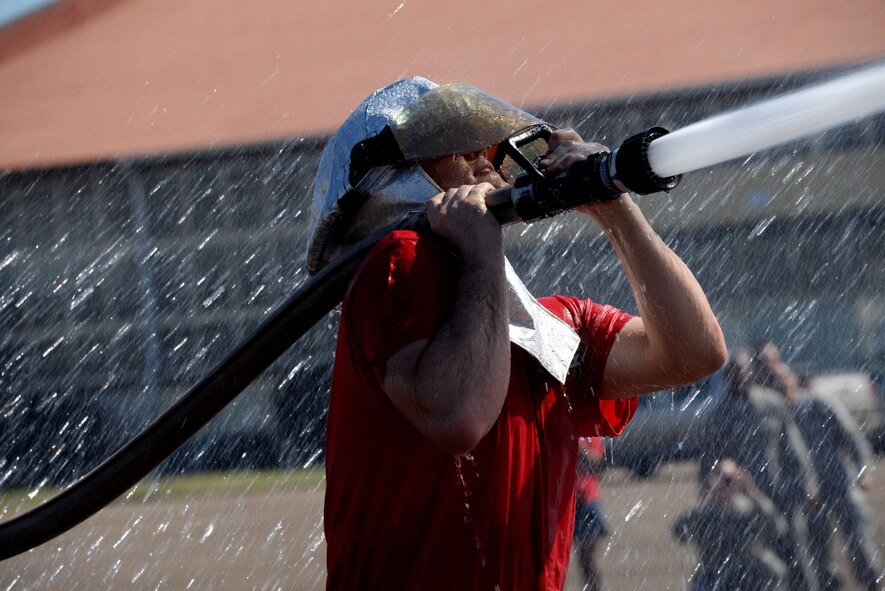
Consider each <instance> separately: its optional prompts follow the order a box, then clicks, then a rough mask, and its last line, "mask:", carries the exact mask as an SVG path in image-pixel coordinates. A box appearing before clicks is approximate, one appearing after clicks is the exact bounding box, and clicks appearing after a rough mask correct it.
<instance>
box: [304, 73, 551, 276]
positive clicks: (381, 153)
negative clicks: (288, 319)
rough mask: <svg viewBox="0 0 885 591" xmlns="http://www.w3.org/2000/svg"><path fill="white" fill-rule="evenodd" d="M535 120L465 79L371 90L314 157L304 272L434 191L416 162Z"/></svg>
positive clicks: (486, 142)
mask: <svg viewBox="0 0 885 591" xmlns="http://www.w3.org/2000/svg"><path fill="white" fill-rule="evenodd" d="M542 123H543V121H541V120H540V119H538V118H537V117H534V116H532V115H530V114H528V113H526V112H524V111H522V110H520V109H517V108H516V107H514V106H512V105H509V104H507V103H505V102H503V101H501V100H498V99H496V98H494V97H492V96H490V95H488V94H486V93H484V92H482V91H481V90H478V89H477V88H474V87H472V86H470V85H467V84H447V85H443V86H439V85H437V84H435V83H433V82H431V81H430V80H427V79H425V78H421V77H417V76H416V77H414V78H409V79H407V80H400V81H398V82H395V83H393V84H391V85H389V86H386V87H384V88H382V89H380V90H377V91H375V92H374V93H373V94H372V95H371V96H370V97H369V98H367V99H366V100H365V101H363V103H362V104H361V105H360V106H359V107H357V108H356V110H354V112H353V113H351V115H350V116H349V117H348V118H347V120H346V121H345V122H344V124H343V125H342V126H341V127H340V128H339V129H338V131H337V132H335V134H334V135H333V136H332V138H331V139H330V140H329V143H328V144H327V145H326V148H325V150H324V151H323V155H322V158H321V159H320V164H319V168H318V169H317V175H316V182H315V184H314V195H313V204H312V207H311V226H310V227H311V230H310V234H309V235H308V239H307V243H308V253H307V270H308V272H310V273H316V272H317V271H319V270H320V269H322V268H323V267H324V266H325V265H326V264H328V263H329V262H330V261H331V260H332V259H334V258H335V257H336V256H338V255H339V254H340V253H341V251H342V250H344V249H346V248H347V247H348V246H351V245H353V244H355V243H356V242H359V241H360V240H362V239H363V238H365V237H366V236H368V235H369V234H371V233H372V232H375V231H377V230H379V229H381V228H383V227H384V226H386V225H389V224H391V223H393V222H394V221H396V220H397V219H398V218H400V217H401V216H403V215H404V214H406V213H408V212H409V211H414V210H416V209H420V208H421V207H423V205H424V202H426V201H427V200H428V199H430V198H431V197H433V196H434V195H436V194H437V193H439V192H440V191H441V189H440V187H439V186H438V185H437V184H436V183H435V182H434V181H433V180H432V179H431V178H430V177H429V176H428V175H427V173H425V172H424V169H423V168H421V166H420V165H419V164H418V163H417V161H419V160H423V159H427V158H435V157H438V156H444V155H448V154H465V153H468V152H475V151H478V150H483V149H486V148H489V147H491V146H496V145H497V144H499V143H501V142H502V141H504V140H506V139H507V138H508V137H510V136H511V135H513V134H514V133H517V132H519V131H522V130H524V129H526V128H528V127H532V126H534V125H539V124H542Z"/></svg>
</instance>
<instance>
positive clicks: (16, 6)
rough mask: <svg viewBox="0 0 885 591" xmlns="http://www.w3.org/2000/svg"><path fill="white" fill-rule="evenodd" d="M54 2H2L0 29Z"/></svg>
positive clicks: (15, 0)
mask: <svg viewBox="0 0 885 591" xmlns="http://www.w3.org/2000/svg"><path fill="white" fill-rule="evenodd" d="M54 2H56V0H2V1H0V27H3V26H5V25H8V24H9V23H11V22H13V21H16V20H18V19H20V18H22V17H23V16H27V15H28V14H29V13H31V12H33V11H35V10H39V9H40V8H43V7H44V6H48V5H50V4H53V3H54Z"/></svg>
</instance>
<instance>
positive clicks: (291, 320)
mask: <svg viewBox="0 0 885 591" xmlns="http://www.w3.org/2000/svg"><path fill="white" fill-rule="evenodd" d="M424 224H426V218H425V217H424V214H423V212H421V213H413V214H409V215H407V216H405V217H403V218H402V219H400V220H399V221H398V222H396V223H394V224H392V225H391V226H388V227H387V228H385V229H383V230H381V231H379V232H377V233H376V234H373V235H372V236H370V237H368V238H366V239H365V240H363V241H361V242H359V243H358V244H356V245H355V246H353V247H352V248H350V249H349V250H348V251H347V252H346V253H344V254H343V255H341V256H339V257H338V258H336V259H335V261H333V262H332V263H330V264H329V265H328V266H326V267H325V268H324V269H323V270H322V271H320V272H319V273H317V274H316V275H315V276H314V277H312V278H311V279H310V280H309V281H308V282H307V283H306V284H305V285H303V286H302V287H301V288H299V289H298V290H297V291H296V292H295V293H294V294H293V295H292V296H291V297H290V298H289V299H288V300H287V301H286V302H285V303H284V304H283V305H282V306H281V307H280V308H278V309H277V310H276V311H275V312H274V313H273V314H272V315H271V316H270V317H268V318H267V319H266V320H265V321H264V322H263V323H262V325H261V326H260V327H259V328H258V330H256V331H255V333H254V334H253V335H252V336H251V337H249V338H248V339H246V341H245V342H243V343H242V344H241V345H240V346H239V347H237V348H236V349H235V350H234V351H233V352H232V353H231V354H230V355H228V356H227V358H225V359H224V360H223V361H222V362H221V363H219V364H218V365H217V366H216V367H215V369H214V370H212V372H211V373H209V375H207V376H206V377H205V378H204V379H203V380H201V381H200V382H199V383H198V384H197V385H195V386H194V387H193V388H191V389H190V390H189V391H188V392H187V393H186V394H185V395H184V396H182V397H181V399H180V400H179V401H178V402H176V403H175V404H174V405H172V407H170V408H169V410H167V411H166V412H164V413H163V414H162V415H160V416H159V417H158V418H157V419H156V420H155V421H154V422H153V423H151V424H150V425H149V426H148V427H146V428H145V430H144V431H142V432H141V433H140V434H138V435H137V436H136V437H135V438H134V439H133V440H132V441H130V442H129V443H127V444H126V445H124V446H123V447H122V448H120V450H119V451H117V452H116V453H115V454H114V455H112V456H111V457H109V458H108V459H107V460H105V461H104V462H102V463H101V464H99V465H98V466H97V467H96V468H94V469H93V470H91V471H90V472H89V473H88V474H86V475H85V476H83V477H82V478H80V480H78V481H77V482H75V483H74V484H72V485H71V486H70V487H69V488H66V489H65V490H63V491H62V492H60V493H59V494H58V495H56V496H54V497H52V498H51V499H49V500H48V501H46V502H44V503H42V504H41V505H39V506H37V507H35V508H33V509H31V510H30V511H28V512H26V513H23V514H22V515H19V516H17V517H15V518H13V519H10V520H8V521H5V522H2V523H0V560H5V559H7V558H11V557H13V556H16V555H17V554H21V553H22V552H25V551H27V550H30V549H31V548H34V547H36V546H38V545H40V544H42V543H44V542H47V541H49V540H50V539H52V538H54V537H55V536H57V535H59V534H62V533H64V532H66V531H67V530H69V529H71V528H72V527H74V526H75V525H77V524H78V523H80V522H82V521H84V520H86V519H87V518H88V517H90V516H92V515H94V514H95V513H97V512H98V511H99V510H101V509H102V508H103V507H105V506H106V505H108V504H109V503H110V502H111V501H113V500H114V499H116V498H117V497H119V496H120V495H121V494H123V493H124V492H126V491H127V490H129V489H130V488H131V487H132V486H134V485H135V484H136V483H138V481H139V480H141V479H142V478H144V477H145V476H147V474H148V473H149V472H150V471H151V470H153V469H154V468H156V467H157V466H158V465H160V463H162V462H163V460H165V459H166V458H168V457H169V456H170V455H172V453H173V452H174V451H175V450H176V449H178V448H179V447H181V446H182V445H183V444H184V443H185V442H186V441H187V440H188V439H190V438H191V437H192V436H193V435H195V434H196V433H197V431H199V430H200V429H202V428H203V427H204V426H205V425H206V423H208V422H209V421H210V420H211V419H212V417H214V416H215V415H216V414H218V413H219V412H220V411H221V410H222V409H223V408H224V407H225V406H227V405H228V404H229V403H230V402H231V401H233V399H234V398H236V397H237V395H239V394H240V392H242V391H243V390H244V389H245V388H246V386H248V385H249V384H250V383H252V381H253V380H254V379H255V378H256V377H258V376H259V375H260V374H261V373H262V372H263V371H264V370H265V369H267V367H268V366H270V364H271V363H273V362H274V361H275V360H276V359H277V358H279V357H280V355H282V354H283V353H285V352H286V350H288V349H289V347H291V346H292V345H293V344H294V343H295V342H296V341H297V340H298V339H299V338H301V336H302V335H304V333H306V332H307V331H308V330H309V329H310V328H311V327H312V326H313V325H314V324H316V323H317V322H318V321H319V320H320V319H321V318H322V317H323V316H325V315H326V314H327V313H328V312H329V311H330V310H331V309H332V308H334V307H335V306H336V305H338V304H339V303H340V302H341V300H342V299H343V298H344V293H345V291H346V290H347V286H348V284H349V283H350V279H351V277H353V274H354V272H355V271H356V269H357V267H358V266H359V264H360V262H361V261H362V260H363V257H365V255H366V254H367V253H368V251H369V250H370V249H371V248H372V246H374V245H375V243H376V242H378V240H380V239H381V238H382V237H383V236H384V235H386V234H387V233H389V232H391V231H393V230H403V229H418V228H420V227H421V226H422V225H424Z"/></svg>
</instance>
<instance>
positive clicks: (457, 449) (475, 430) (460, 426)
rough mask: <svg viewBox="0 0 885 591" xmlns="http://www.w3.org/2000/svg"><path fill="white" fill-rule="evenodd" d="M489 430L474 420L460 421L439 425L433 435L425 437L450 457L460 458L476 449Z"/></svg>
mask: <svg viewBox="0 0 885 591" xmlns="http://www.w3.org/2000/svg"><path fill="white" fill-rule="evenodd" d="M490 428H491V427H490V426H488V425H484V424H482V423H480V422H479V421H476V420H471V419H462V420H457V421H452V422H450V423H447V424H445V425H440V426H439V427H438V428H437V429H435V432H434V433H428V434H427V435H428V436H429V437H430V439H431V440H432V441H433V442H434V444H436V446H437V447H439V448H441V449H442V450H444V451H446V452H448V453H450V454H452V455H455V456H460V455H464V454H466V453H468V452H470V451H472V450H473V449H474V448H476V446H477V445H479V442H480V441H481V440H482V438H483V437H485V436H486V434H487V433H488V432H489V430H490Z"/></svg>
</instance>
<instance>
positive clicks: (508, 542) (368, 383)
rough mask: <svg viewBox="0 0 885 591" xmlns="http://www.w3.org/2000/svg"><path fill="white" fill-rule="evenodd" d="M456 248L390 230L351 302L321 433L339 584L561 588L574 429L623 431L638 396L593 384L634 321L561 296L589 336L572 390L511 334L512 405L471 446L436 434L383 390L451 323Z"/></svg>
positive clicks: (554, 303) (333, 569) (331, 583)
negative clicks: (415, 347) (455, 448)
mask: <svg viewBox="0 0 885 591" xmlns="http://www.w3.org/2000/svg"><path fill="white" fill-rule="evenodd" d="M457 276H458V261H457V259H456V258H455V257H453V256H452V255H451V254H450V252H449V250H447V248H446V247H445V246H444V245H443V243H441V242H440V241H439V240H438V239H436V238H435V237H433V236H427V235H418V234H416V233H414V232H409V231H399V232H393V233H391V234H389V235H388V236H387V237H385V238H384V239H383V240H382V241H381V242H379V243H378V244H377V245H376V246H375V247H374V249H373V250H372V251H371V252H370V254H369V255H368V256H367V257H366V260H365V261H363V263H362V265H361V266H360V268H359V270H358V271H357V273H356V275H355V277H354V279H353V281H352V282H351V285H350V288H349V290H348V293H347V295H346V296H345V299H344V306H343V310H342V315H341V325H340V328H339V334H338V346H337V350H336V357H335V369H334V372H333V377H332V392H331V397H330V401H329V415H328V430H327V446H326V473H327V477H326V502H325V519H324V521H325V534H326V542H327V562H328V579H327V586H328V588H330V589H361V590H362V589H383V590H390V589H422V590H432V589H441V590H446V591H449V590H452V589H459V590H469V589H477V590H479V589H482V590H491V589H502V590H505V591H508V590H512V589H561V588H562V586H563V584H564V582H565V577H566V572H567V569H568V562H569V553H570V549H571V540H572V532H573V528H574V503H575V475H576V472H575V471H576V468H575V465H576V458H577V450H578V443H577V439H578V436H579V435H617V434H618V433H620V432H621V431H622V430H623V428H624V426H625V425H626V424H627V422H628V421H629V420H630V418H631V417H632V416H633V413H634V411H635V409H636V399H635V398H632V399H628V400H620V401H612V400H600V399H598V398H596V397H595V395H594V391H598V388H599V384H600V379H601V375H602V370H603V368H604V366H605V360H606V358H607V356H608V351H609V349H610V347H611V344H612V342H613V341H614V338H615V335H616V334H617V332H618V331H619V330H620V329H621V327H622V326H623V325H624V324H625V323H626V322H627V321H628V320H629V319H630V318H631V316H630V315H629V314H625V313H623V312H621V311H619V310H616V309H615V308H612V307H610V306H601V305H598V304H594V303H592V302H590V301H586V300H578V299H574V298H564V297H558V296H555V297H550V298H545V299H542V300H541V302H542V304H543V305H544V306H546V307H547V308H548V309H550V310H551V311H552V312H553V313H555V314H557V315H558V316H559V317H561V318H562V319H563V320H564V321H566V322H568V323H569V324H570V325H572V326H573V327H574V328H575V330H576V331H577V332H578V334H579V335H580V336H581V337H582V342H583V343H584V344H585V345H586V346H583V347H582V353H581V355H582V361H581V364H580V366H579V367H578V368H573V369H572V371H571V372H570V375H569V378H568V381H567V383H566V386H565V387H564V388H563V387H562V386H561V385H559V384H558V383H556V381H555V380H553V379H552V378H550V377H549V375H548V374H547V373H546V372H545V371H544V370H543V369H541V368H540V366H539V365H538V364H537V363H536V362H535V361H534V359H532V358H531V357H529V356H528V355H527V354H525V353H524V352H523V351H522V350H520V349H518V348H516V347H514V348H513V349H512V352H511V374H510V386H509V390H508V393H507V397H506V399H505V401H504V406H503V409H502V411H501V415H500V417H499V418H498V420H497V422H496V424H495V425H494V427H493V428H492V430H491V431H490V432H489V433H488V434H487V435H486V436H485V437H484V438H483V439H482V440H481V441H480V443H479V444H478V445H477V447H476V448H475V449H474V450H472V452H471V453H469V454H466V455H464V456H459V457H455V456H452V455H451V454H450V453H447V452H445V451H442V450H440V449H439V448H437V447H435V446H434V445H433V444H432V443H431V442H430V441H429V440H428V439H426V438H425V437H424V436H423V435H422V434H421V433H420V432H419V431H418V430H417V429H416V428H415V427H414V426H413V425H412V423H410V422H409V421H408V419H406V418H405V417H404V416H403V415H402V414H401V413H400V412H399V410H397V409H396V407H395V406H394V405H393V403H392V402H391V401H390V400H389V399H388V397H387V395H386V394H385V392H384V390H383V388H382V384H383V379H384V366H385V363H386V361H387V359H389V358H390V357H391V356H392V355H393V354H394V353H396V352H397V351H399V350H400V349H401V348H402V347H403V346H405V345H407V344H409V343H411V342H414V341H417V340H421V339H426V338H430V337H431V336H433V335H434V334H435V333H436V331H437V330H438V329H439V328H440V326H441V325H442V324H443V323H444V322H445V320H446V317H447V314H448V311H449V308H450V306H451V302H452V299H453V293H454V289H455V284H456V281H457Z"/></svg>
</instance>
